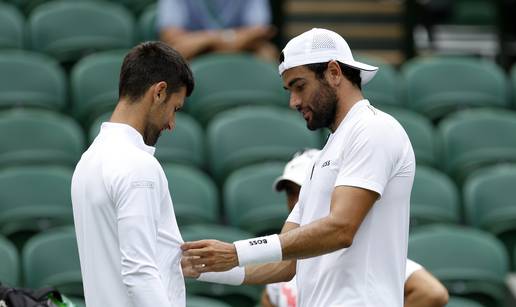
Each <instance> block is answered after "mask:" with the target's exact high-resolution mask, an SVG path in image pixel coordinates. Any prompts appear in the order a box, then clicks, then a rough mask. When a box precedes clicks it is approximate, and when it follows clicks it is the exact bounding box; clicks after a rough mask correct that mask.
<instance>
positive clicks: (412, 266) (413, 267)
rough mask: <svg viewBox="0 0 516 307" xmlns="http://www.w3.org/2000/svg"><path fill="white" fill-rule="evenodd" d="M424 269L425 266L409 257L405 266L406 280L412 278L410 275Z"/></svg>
mask: <svg viewBox="0 0 516 307" xmlns="http://www.w3.org/2000/svg"><path fill="white" fill-rule="evenodd" d="M421 269H423V267H422V266H421V265H420V264H419V263H417V262H415V261H412V260H410V259H407V264H406V268H405V282H406V281H407V280H408V279H409V278H410V276H411V275H412V274H413V273H414V272H415V271H419V270H421Z"/></svg>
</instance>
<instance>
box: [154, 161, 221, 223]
mask: <svg viewBox="0 0 516 307" xmlns="http://www.w3.org/2000/svg"><path fill="white" fill-rule="evenodd" d="M163 170H164V171H165V175H166V176H167V179H168V185H169V190H170V194H171V196H172V201H173V203H174V209H175V212H176V218H177V221H178V223H179V224H183V225H184V224H190V223H194V222H197V223H203V222H211V223H216V222H217V221H218V216H219V195H218V190H217V187H216V185H215V183H214V182H213V181H212V180H211V178H210V177H209V176H208V175H206V174H205V173H203V172H202V171H200V170H199V169H196V168H194V167H190V166H186V165H180V164H165V165H163ZM193 187H195V188H193ZM183 212H184V213H185V214H190V215H192V216H185V215H182V214H181V213H183ZM185 219H186V220H191V221H185ZM187 222H188V223H187Z"/></svg>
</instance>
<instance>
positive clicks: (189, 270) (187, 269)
mask: <svg viewBox="0 0 516 307" xmlns="http://www.w3.org/2000/svg"><path fill="white" fill-rule="evenodd" d="M192 259H193V257H182V258H181V269H182V270H183V276H184V277H190V278H199V275H201V273H199V271H198V268H197V267H195V265H194V264H193V263H192Z"/></svg>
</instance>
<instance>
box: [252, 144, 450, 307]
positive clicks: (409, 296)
mask: <svg viewBox="0 0 516 307" xmlns="http://www.w3.org/2000/svg"><path fill="white" fill-rule="evenodd" d="M318 154H319V150H317V149H307V150H304V151H303V152H300V153H297V154H296V155H295V156H294V157H293V158H292V160H290V161H289V162H288V163H287V164H286V165H285V168H284V169H283V174H282V175H281V176H279V177H278V178H277V179H276V180H275V181H274V184H273V189H274V190H275V191H277V192H285V196H286V198H287V206H288V209H289V212H291V211H292V209H294V206H295V204H296V203H297V201H298V198H299V190H300V188H301V185H302V184H303V181H304V179H305V177H306V176H307V172H308V171H309V170H310V167H311V166H312V163H313V161H314V159H315V158H316V157H317V155H318ZM296 301H297V286H296V280H295V278H293V279H292V280H291V281H289V282H280V283H274V284H268V285H267V286H266V287H265V290H264V291H263V294H262V299H261V305H262V307H296ZM447 303H448V291H447V290H446V288H445V287H444V286H443V285H442V284H441V283H440V282H439V280H437V279H436V278H435V277H434V276H433V275H432V274H430V273H429V272H428V271H427V270H425V269H424V268H423V267H422V266H421V265H420V264H418V263H416V262H414V261H412V260H410V259H407V265H406V268H405V285H404V306H405V307H443V306H445V305H446V304H447Z"/></svg>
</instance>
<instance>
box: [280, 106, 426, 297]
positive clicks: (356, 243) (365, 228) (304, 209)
mask: <svg viewBox="0 0 516 307" xmlns="http://www.w3.org/2000/svg"><path fill="white" fill-rule="evenodd" d="M415 166H416V164H415V159H414V152H413V149H412V145H411V144H410V141H409V138H408V136H407V134H406V132H405V131H404V129H403V128H402V127H401V125H400V124H399V123H398V122H397V121H396V120H395V119H394V118H393V117H392V116H390V115H388V114H386V113H384V112H382V111H380V110H377V109H375V108H374V107H372V106H371V105H370V104H369V102H368V101H367V100H361V101H359V102H357V103H356V104H355V105H354V106H353V107H352V108H351V110H350V111H349V112H348V114H347V115H346V117H345V118H344V120H343V121H342V122H341V123H340V125H339V127H338V128H337V130H336V131H335V132H334V133H332V134H331V135H330V137H329V139H328V141H327V143H326V145H325V146H324V148H323V149H322V151H321V154H320V155H319V157H318V159H316V161H315V163H314V165H313V168H312V169H311V170H310V173H309V174H308V176H307V178H306V179H305V181H304V183H303V185H302V187H301V191H300V196H299V202H298V203H297V204H296V206H295V207H294V210H293V211H292V213H291V214H290V216H289V217H288V221H289V222H293V223H296V224H299V225H300V226H303V225H306V224H309V223H311V222H313V221H315V220H317V219H320V218H323V217H325V216H327V215H328V214H329V212H330V203H331V196H332V192H333V190H334V188H335V187H338V186H354V187H359V188H363V189H367V190H371V191H374V192H376V193H378V194H379V195H380V198H379V199H378V200H377V201H376V202H375V204H374V205H373V207H372V208H371V210H370V211H369V213H368V214H367V216H366V217H365V219H364V220H363V221H362V224H361V225H360V227H359V229H358V231H357V233H356V234H355V237H354V240H353V244H352V245H351V246H350V247H349V248H347V249H340V250H337V251H335V252H332V253H329V254H325V255H322V256H318V257H313V258H308V259H302V260H298V261H297V271H296V279H297V286H298V305H299V306H302V307H304V306H328V307H330V306H346V307H378V306H382V307H402V306H403V283H404V276H405V261H406V257H407V241H408V227H409V209H410V193H411V190H412V183H413V180H414V173H415Z"/></svg>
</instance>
